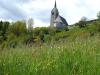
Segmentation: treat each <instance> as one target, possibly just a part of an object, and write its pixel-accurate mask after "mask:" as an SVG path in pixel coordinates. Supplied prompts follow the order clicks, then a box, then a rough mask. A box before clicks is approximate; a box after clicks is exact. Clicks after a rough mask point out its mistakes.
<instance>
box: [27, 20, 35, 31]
mask: <svg viewBox="0 0 100 75" xmlns="http://www.w3.org/2000/svg"><path fill="white" fill-rule="evenodd" d="M33 24H34V21H33V19H32V18H30V19H29V20H28V31H32V30H33Z"/></svg>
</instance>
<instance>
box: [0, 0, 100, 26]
mask: <svg viewBox="0 0 100 75" xmlns="http://www.w3.org/2000/svg"><path fill="white" fill-rule="evenodd" d="M56 1H57V7H58V9H59V12H60V15H61V16H63V17H64V18H65V19H66V20H67V22H68V23H69V24H73V23H75V22H77V21H79V20H80V19H81V17H83V16H85V17H87V18H88V19H95V18H96V15H97V13H98V12H99V11H100V0H56ZM54 2H55V0H0V20H9V21H12V20H13V21H16V20H22V19H24V20H28V19H29V18H33V19H34V26H35V27H38V26H49V21H50V12H51V10H52V8H53V7H54Z"/></svg>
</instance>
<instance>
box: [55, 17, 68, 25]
mask: <svg viewBox="0 0 100 75" xmlns="http://www.w3.org/2000/svg"><path fill="white" fill-rule="evenodd" d="M56 22H61V23H64V24H65V25H68V23H67V21H66V20H65V19H64V18H63V17H62V16H60V15H59V16H58V17H57V18H56Z"/></svg>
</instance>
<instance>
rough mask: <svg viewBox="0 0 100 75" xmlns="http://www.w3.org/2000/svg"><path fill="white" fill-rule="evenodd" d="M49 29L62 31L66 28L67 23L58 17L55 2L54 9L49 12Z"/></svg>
mask: <svg viewBox="0 0 100 75" xmlns="http://www.w3.org/2000/svg"><path fill="white" fill-rule="evenodd" d="M50 27H55V28H57V29H63V28H65V27H68V23H67V21H66V20H65V19H64V18H63V17H62V16H60V15H59V11H58V9H57V5H56V1H55V5H54V8H53V9H52V11H51V21H50Z"/></svg>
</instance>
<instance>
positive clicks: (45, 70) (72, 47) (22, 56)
mask: <svg viewBox="0 0 100 75" xmlns="http://www.w3.org/2000/svg"><path fill="white" fill-rule="evenodd" d="M72 32H74V31H73V30H72V31H70V32H68V34H70V33H72ZM76 34H77V35H78V37H77V36H76ZM71 35H73V37H71V36H70V41H69V40H68V39H65V40H63V41H62V40H60V41H57V42H51V43H48V44H47V43H44V44H43V45H40V46H35V45H34V46H32V47H27V46H21V47H18V48H15V49H5V50H1V51H0V75H100V36H99V35H96V36H92V37H90V36H88V33H85V31H82V32H81V34H80V31H79V32H78V31H77V33H73V34H71ZM79 35H80V36H79ZM83 35H84V36H83Z"/></svg>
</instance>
